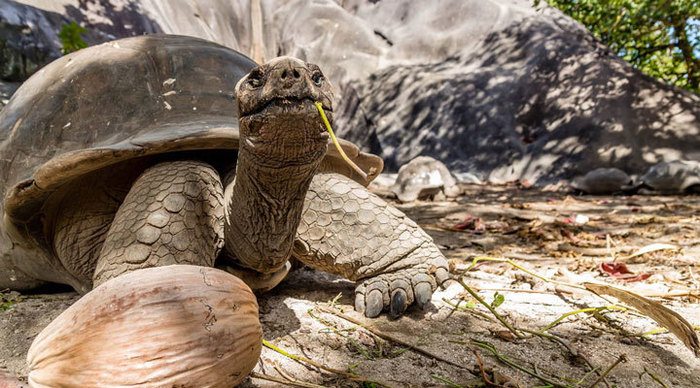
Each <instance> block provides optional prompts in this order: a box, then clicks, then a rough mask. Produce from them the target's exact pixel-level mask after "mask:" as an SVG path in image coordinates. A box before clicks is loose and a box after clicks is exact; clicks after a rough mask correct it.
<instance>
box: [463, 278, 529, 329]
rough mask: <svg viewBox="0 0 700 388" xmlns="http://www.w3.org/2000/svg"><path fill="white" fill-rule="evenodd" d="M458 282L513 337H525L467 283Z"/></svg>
mask: <svg viewBox="0 0 700 388" xmlns="http://www.w3.org/2000/svg"><path fill="white" fill-rule="evenodd" d="M457 282H458V283H459V284H460V285H461V286H462V287H464V289H465V290H466V291H467V292H468V293H469V295H471V296H472V297H473V298H474V299H476V300H477V301H478V302H479V303H481V304H482V305H483V306H484V307H486V308H487V309H488V310H489V311H491V314H493V316H494V317H496V319H498V321H499V322H501V324H502V325H503V326H505V327H506V329H508V331H510V332H511V333H513V335H514V336H516V337H517V338H522V337H523V335H522V334H521V333H520V332H518V331H517V330H516V329H515V328H514V327H513V325H511V324H510V323H509V322H508V321H507V320H506V319H505V318H503V316H501V314H499V313H498V312H497V311H496V309H495V308H493V307H492V306H491V305H490V304H489V303H486V301H485V300H484V299H483V298H482V297H480V296H479V294H477V293H476V292H474V290H472V289H471V288H470V287H469V286H468V285H467V284H466V283H464V281H463V280H462V279H460V278H457Z"/></svg>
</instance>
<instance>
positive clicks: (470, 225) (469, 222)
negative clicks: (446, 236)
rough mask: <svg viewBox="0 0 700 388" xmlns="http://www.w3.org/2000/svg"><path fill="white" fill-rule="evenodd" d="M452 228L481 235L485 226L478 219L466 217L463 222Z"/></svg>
mask: <svg viewBox="0 0 700 388" xmlns="http://www.w3.org/2000/svg"><path fill="white" fill-rule="evenodd" d="M452 228H453V229H456V230H473V231H474V232H476V233H483V232H484V231H485V230H486V225H485V224H484V221H483V220H482V219H481V218H479V217H472V216H466V217H465V218H464V220H462V221H461V222H459V223H458V224H456V225H455V226H453V227H452Z"/></svg>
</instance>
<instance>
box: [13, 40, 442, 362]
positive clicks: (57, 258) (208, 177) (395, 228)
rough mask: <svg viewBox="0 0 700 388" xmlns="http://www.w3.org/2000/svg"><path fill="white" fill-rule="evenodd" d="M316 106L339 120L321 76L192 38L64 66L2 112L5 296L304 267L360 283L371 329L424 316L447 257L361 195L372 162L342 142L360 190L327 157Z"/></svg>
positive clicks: (88, 55)
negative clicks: (380, 321) (410, 314)
mask: <svg viewBox="0 0 700 388" xmlns="http://www.w3.org/2000/svg"><path fill="white" fill-rule="evenodd" d="M246 74H247V75H246ZM234 90H235V94H234ZM316 101H318V102H320V103H321V104H322V106H323V109H324V111H325V112H326V113H327V115H328V116H329V117H330V118H331V119H332V102H333V94H332V90H331V86H330V84H329V82H328V81H327V80H326V79H325V78H324V76H323V74H322V72H321V70H320V69H319V68H318V67H317V66H315V65H312V64H308V63H305V62H303V61H301V60H298V59H293V58H288V57H282V58H277V59H273V60H271V61H270V62H268V63H266V64H264V65H261V66H257V65H256V64H255V63H254V62H253V61H251V60H250V59H248V58H247V57H245V56H244V55H242V54H239V53H237V52H235V51H233V50H230V49H228V48H226V47H222V46H219V45H217V44H214V43H211V42H207V41H204V40H200V39H196V38H191V37H183V36H166V35H162V36H161V35H151V36H142V37H135V38H128V39H123V40H118V41H113V42H110V43H105V44H102V45H100V46H95V47H91V48H88V49H84V50H81V51H78V52H76V53H73V54H70V55H67V56H64V57H62V58H60V59H58V60H56V61H54V62H53V63H51V64H49V65H48V66H46V67H45V68H43V69H41V70H40V71H39V72H38V73H36V74H35V75H34V76H32V77H31V78H30V79H29V80H27V82H25V83H24V84H23V85H22V87H21V88H20V89H19V90H18V91H17V93H16V94H15V95H14V96H13V98H12V99H11V101H10V102H9V104H8V105H7V106H6V107H5V108H4V109H3V110H2V112H1V113H0V178H1V180H0V182H2V183H0V184H2V185H4V186H2V188H3V190H4V193H5V195H4V199H3V200H2V206H1V207H0V214H1V215H2V223H1V224H0V243H1V245H0V289H4V288H10V289H17V290H27V289H31V288H34V287H37V286H39V285H41V284H44V283H47V282H53V283H63V284H68V285H70V286H72V287H74V288H75V289H76V290H77V291H79V292H80V293H88V295H90V294H89V293H90V291H91V290H92V289H93V288H94V287H97V286H98V285H101V284H102V287H108V286H109V284H110V282H109V281H110V279H115V278H119V277H120V276H126V275H125V274H128V273H133V272H138V271H149V269H148V268H150V267H161V268H162V269H163V271H168V268H170V267H166V266H172V267H173V268H174V267H177V266H175V264H188V265H195V266H201V267H214V266H216V267H217V268H221V269H223V270H226V271H227V272H229V273H234V274H236V275H237V276H238V277H240V278H242V279H244V280H245V281H246V282H247V283H248V284H249V285H251V287H252V288H254V289H255V288H257V289H268V288H271V287H273V286H275V285H276V284H277V283H278V282H279V281H280V280H281V278H283V277H284V275H285V274H286V273H287V271H288V269H289V260H290V259H291V258H295V259H297V260H299V261H301V262H302V263H304V264H306V265H308V266H310V267H313V268H316V269H320V270H323V271H327V272H331V273H333V274H337V275H340V276H342V277H345V278H347V279H350V280H353V281H357V287H356V294H355V308H356V309H357V310H358V311H360V312H363V313H364V314H365V315H366V316H367V317H376V316H378V315H380V314H381V312H382V311H387V312H388V313H389V314H390V315H392V316H398V315H401V314H402V313H403V312H404V310H405V309H406V308H407V307H408V306H409V305H411V304H414V303H415V304H417V305H419V306H424V305H425V304H426V303H428V302H429V300H430V297H431V295H432V292H433V291H434V290H435V289H436V287H437V286H439V285H441V283H442V282H443V281H445V280H446V279H447V277H448V272H447V261H446V260H445V258H444V256H443V255H442V254H441V253H440V251H439V250H438V248H437V247H436V246H435V244H434V243H433V242H432V239H431V238H430V237H429V236H428V235H427V234H426V233H425V232H424V231H423V230H422V229H421V228H420V227H418V226H417V225H416V224H415V223H414V222H413V221H411V220H410V219H409V218H407V217H406V216H405V215H404V214H403V213H401V212H400V211H398V210H397V209H395V208H394V207H392V206H391V205H389V204H387V203H386V202H385V201H383V200H382V199H380V198H379V197H377V196H376V195H374V194H372V193H370V192H369V191H368V190H367V189H366V185H367V184H368V183H369V182H368V181H367V180H371V179H373V178H374V177H376V175H377V174H378V173H379V172H380V171H381V168H382V160H381V159H380V158H379V157H377V156H374V155H370V154H366V153H363V152H361V151H360V150H359V149H358V148H357V147H355V146H354V145H352V144H351V143H348V142H342V143H341V145H342V148H343V149H344V150H345V152H346V153H347V154H348V155H349V156H350V158H351V159H353V160H354V162H355V163H356V164H357V165H359V166H360V168H362V169H364V170H365V171H371V174H370V175H369V177H368V179H367V180H364V179H363V178H362V177H361V176H360V175H358V174H357V173H356V172H354V170H353V169H352V168H351V167H349V166H348V165H347V164H346V163H345V162H344V161H343V160H342V159H341V158H340V156H339V152H338V151H337V150H336V149H334V148H329V147H328V144H329V139H328V135H327V133H326V132H325V128H324V126H323V123H322V121H321V119H320V118H319V112H318V111H317V110H316V107H315V106H314V102H316ZM236 106H237V107H238V113H237V112H236ZM173 271H174V270H173ZM227 276H230V275H227ZM126 284H127V285H125V284H124V283H122V284H120V285H119V287H135V288H138V287H139V285H138V284H133V283H126ZM115 287H117V286H115ZM93 292H95V291H93ZM154 292H155V291H154ZM83 298H86V297H83ZM105 303H107V301H105ZM256 319H257V317H256ZM157 356H158V355H153V357H157Z"/></svg>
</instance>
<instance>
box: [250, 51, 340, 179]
mask: <svg viewBox="0 0 700 388" xmlns="http://www.w3.org/2000/svg"><path fill="white" fill-rule="evenodd" d="M331 88H332V87H331V84H330V82H328V80H327V79H326V78H325V77H324V75H323V73H322V72H321V69H319V67H318V66H316V65H313V64H309V63H306V62H304V61H301V60H299V59H296V58H290V57H279V58H275V59H273V60H271V61H269V62H267V63H265V64H264V65H261V66H258V67H256V68H254V69H253V70H252V71H251V72H250V73H248V75H246V76H245V77H243V78H242V79H241V80H240V81H239V82H238V84H237V85H236V97H237V101H238V112H239V117H240V135H241V139H240V149H241V151H243V152H245V153H246V154H247V156H248V157H250V158H251V159H252V160H253V161H254V162H255V163H256V164H259V165H263V166H268V167H273V168H276V167H282V166H290V165H306V164H315V163H316V162H320V160H321V159H322V158H323V156H324V155H325V153H326V147H327V143H328V134H327V132H326V130H325V128H324V126H323V123H322V121H321V118H320V116H319V113H318V111H317V108H316V106H315V105H314V102H315V101H318V102H320V103H321V104H322V106H323V108H324V111H325V112H326V114H327V115H328V116H329V119H332V118H331V112H332V100H333V92H332V89H331Z"/></svg>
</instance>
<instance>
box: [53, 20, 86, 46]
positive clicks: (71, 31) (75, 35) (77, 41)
mask: <svg viewBox="0 0 700 388" xmlns="http://www.w3.org/2000/svg"><path fill="white" fill-rule="evenodd" d="M85 33H87V30H86V29H85V28H83V27H81V26H80V25H78V23H76V22H70V23H69V24H64V25H63V26H62V27H61V32H59V33H58V38H59V39H60V40H61V47H62V48H61V52H63V54H69V53H72V52H74V51H78V50H80V49H83V48H85V47H87V46H88V45H87V43H85V40H83V37H82V34H85Z"/></svg>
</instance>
